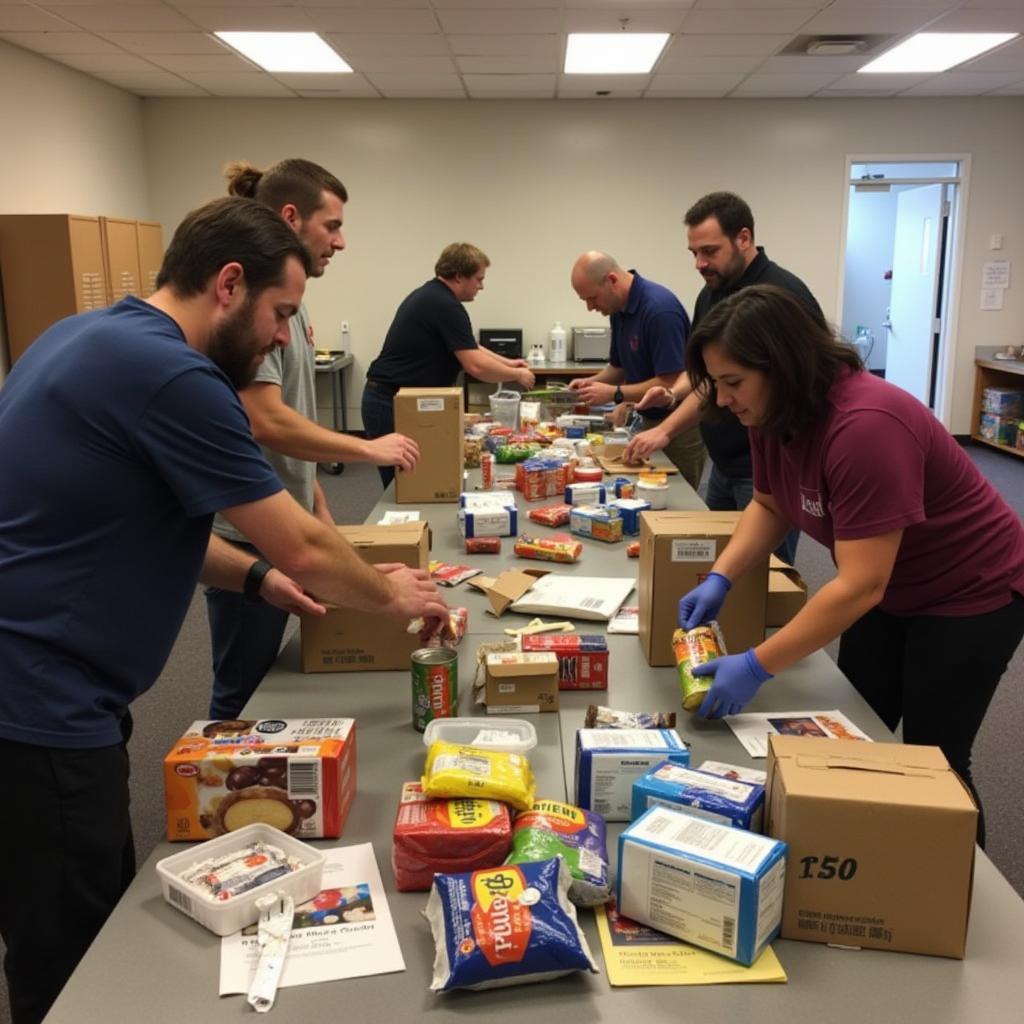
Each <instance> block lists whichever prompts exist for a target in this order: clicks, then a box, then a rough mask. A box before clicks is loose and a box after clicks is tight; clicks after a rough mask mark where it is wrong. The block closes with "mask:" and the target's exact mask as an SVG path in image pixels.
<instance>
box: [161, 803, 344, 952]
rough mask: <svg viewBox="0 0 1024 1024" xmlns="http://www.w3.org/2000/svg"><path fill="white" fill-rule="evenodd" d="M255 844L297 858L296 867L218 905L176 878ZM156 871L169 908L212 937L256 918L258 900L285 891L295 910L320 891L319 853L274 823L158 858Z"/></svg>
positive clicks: (321, 865) (321, 859) (249, 827)
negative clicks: (195, 866)
mask: <svg viewBox="0 0 1024 1024" xmlns="http://www.w3.org/2000/svg"><path fill="white" fill-rule="evenodd" d="M256 841H262V842H265V843H268V844H269V845H271V846H276V847H277V848H278V849H280V850H284V852H285V853H286V854H288V855H289V856H290V857H294V858H295V859H296V860H298V862H299V867H298V868H296V869H295V870H294V871H291V872H289V873H288V874H287V875H282V876H281V877H280V878H275V879H273V880H272V881H269V882H267V883H265V884H264V885H259V886H257V887H256V888H255V889H250V890H249V891H248V892H244V893H240V894H239V895H238V896H236V897H235V898H234V899H231V900H227V901H225V902H223V903H219V902H217V901H216V900H212V899H206V898H204V896H203V895H202V893H200V892H199V891H198V890H196V889H194V888H193V887H192V886H191V885H189V884H188V883H186V882H185V881H183V880H182V877H181V876H182V875H183V874H184V872H186V871H187V870H188V869H189V868H191V867H192V866H193V865H194V864H197V863H198V862H200V861H204V860H209V859H210V858H212V857H221V856H223V855H224V854H229V853H231V852H232V851H233V850H243V849H245V848H246V847H247V846H250V845H251V844H252V843H254V842H256ZM156 873H157V874H158V875H159V876H160V886H161V888H162V889H163V894H164V899H165V900H167V902H168V903H170V905H171V906H172V907H177V908H178V910H180V911H181V912H182V913H183V914H187V915H188V916H189V917H191V918H192V919H193V920H195V921H198V922H199V923H200V924H201V925H205V927H207V928H209V929H210V931H211V932H213V933H214V935H230V934H231V933H232V932H237V931H239V930H241V929H242V928H244V927H245V926H246V925H250V924H253V923H254V922H255V921H256V920H257V919H258V918H259V916H260V912H259V910H257V909H256V901H257V900H258V899H259V898H260V897H261V896H266V895H268V894H270V893H282V894H283V893H287V894H288V895H289V896H291V897H292V899H293V900H295V905H296V906H298V905H299V904H300V903H303V902H305V901H306V900H310V899H312V898H313V897H314V896H315V895H316V894H317V893H318V892H319V891H320V884H321V882H322V880H323V874H324V855H323V854H322V853H320V851H319V850H315V849H314V848H313V847H312V846H307V845H306V844H305V843H304V842H302V841H301V840H299V839H296V838H295V837H294V836H290V835H288V834H287V833H285V832H282V831H281V830H280V829H277V828H274V827H273V825H265V824H263V823H262V822H257V823H256V824H254V825H246V826H245V828H240V829H236V830H235V831H234V832H229V833H228V834H227V835H225V836H218V837H217V838H216V839H210V840H208V841H207V842H205V843H199V844H198V845H196V846H190V847H189V848H188V849H187V850H183V851H182V852H181V853H175V854H172V855H171V856H170V857H164V858H163V860H158V861H157V862H156Z"/></svg>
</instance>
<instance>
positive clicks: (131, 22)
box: [0, 4, 195, 32]
mask: <svg viewBox="0 0 1024 1024" xmlns="http://www.w3.org/2000/svg"><path fill="white" fill-rule="evenodd" d="M48 10H50V11H51V12H52V13H53V14H56V15H59V16H60V17H61V18H64V19H66V20H67V21H70V22H71V23H72V24H74V25H78V26H79V28H84V29H88V30H89V31H90V32H154V31H156V32H163V31H166V32H188V31H195V25H192V24H190V23H189V21H188V20H187V19H186V18H184V17H182V15H180V14H178V12H177V11H174V10H172V9H171V8H170V7H167V6H164V5H160V6H158V7H154V6H149V5H143V4H129V5H127V6H125V7H117V6H115V5H113V4H106V5H101V4H81V5H74V6H70V7H66V6H61V7H56V6H54V7H50V8H48ZM2 11H3V8H0V14H2Z"/></svg>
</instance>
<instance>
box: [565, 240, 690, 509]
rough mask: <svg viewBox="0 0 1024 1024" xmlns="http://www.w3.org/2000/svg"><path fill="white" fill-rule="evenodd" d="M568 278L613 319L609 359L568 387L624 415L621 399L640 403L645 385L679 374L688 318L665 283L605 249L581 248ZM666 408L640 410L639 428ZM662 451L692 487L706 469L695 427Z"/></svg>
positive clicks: (668, 381) (666, 383) (667, 382)
mask: <svg viewBox="0 0 1024 1024" xmlns="http://www.w3.org/2000/svg"><path fill="white" fill-rule="evenodd" d="M570 281H571V284H572V287H573V290H574V291H575V292H576V294H577V295H578V296H579V297H580V299H581V300H582V301H583V302H584V303H585V304H586V307H587V309H588V310H596V311H597V312H598V313H600V314H602V315H603V316H607V317H610V318H611V327H612V344H611V351H610V353H609V356H608V364H607V365H606V366H605V367H604V368H603V369H602V370H600V371H599V372H598V373H595V374H594V375H593V376H590V377H577V378H576V379H575V380H573V381H570V383H569V387H570V388H572V389H573V390H574V391H578V392H579V394H580V397H581V398H582V399H583V400H584V401H586V402H587V403H588V404H590V405H604V404H605V403H607V402H614V403H615V404H616V407H617V409H616V414H617V415H616V418H617V419H622V416H621V413H622V412H623V411H624V409H623V408H622V407H623V403H633V402H638V401H639V400H640V399H641V398H642V397H643V396H644V394H646V392H647V390H648V388H651V387H656V386H659V385H660V386H661V387H664V388H671V387H672V386H673V385H674V384H675V383H676V381H677V380H678V378H679V377H680V376H681V375H682V376H683V377H685V374H684V373H683V367H684V359H683V348H684V346H685V344H686V338H687V336H688V335H689V333H690V318H689V317H688V316H687V315H686V310H685V309H683V305H682V303H681V302H680V301H679V300H678V299H677V298H676V297H675V295H673V294H672V292H670V291H669V290H668V288H666V287H665V286H664V285H660V284H655V282H653V281H648V280H647V279H646V278H643V277H641V276H640V275H639V274H638V273H637V272H636V271H635V270H623V269H622V267H620V266H619V264H618V263H617V262H616V261H615V260H614V259H613V258H612V257H611V256H609V255H608V253H606V252H596V251H591V252H585V253H583V255H582V256H580V257H579V259H577V260H576V262H575V264H573V268H572V275H571V277H570ZM667 414H668V413H667V410H665V409H652V410H649V411H646V412H644V413H642V414H641V419H642V420H643V429H645V430H646V429H648V428H650V427H653V426H655V425H656V424H657V423H659V422H660V421H661V419H663V418H664V417H665V416H666V415H667ZM665 454H666V455H667V456H668V458H669V459H670V460H671V461H672V462H673V464H674V465H675V466H677V467H678V469H679V472H680V473H682V474H683V478H684V479H685V480H686V482H687V483H688V484H689V485H690V486H691V487H692V488H693V489H694V490H696V489H697V485H698V484H699V483H700V477H701V473H702V472H703V470H704V445H703V442H702V441H701V438H700V431H699V430H697V429H693V430H690V431H687V432H684V433H682V434H680V435H679V436H677V437H675V438H673V439H672V442H671V444H669V445H668V446H667V447H666V448H665Z"/></svg>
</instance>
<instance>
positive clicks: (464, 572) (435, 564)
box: [427, 537, 501, 587]
mask: <svg viewBox="0 0 1024 1024" xmlns="http://www.w3.org/2000/svg"><path fill="white" fill-rule="evenodd" d="M481 539H486V540H490V539H491V538H490V537H488V538H481ZM494 540H496V541H497V542H498V544H499V545H500V544H501V538H500V537H495V538H494ZM467 550H468V549H467ZM427 569H428V570H429V572H430V578H431V579H432V580H433V581H434V582H435V583H436V584H438V586H441V587H457V586H458V585H459V584H460V583H465V582H466V580H471V579H472V578H473V577H474V576H479V575H480V573H481V572H482V571H483V570H482V569H474V568H473V567H472V566H469V565H447V564H446V563H444V562H442V561H439V560H437V559H431V561H429V562H428V563H427Z"/></svg>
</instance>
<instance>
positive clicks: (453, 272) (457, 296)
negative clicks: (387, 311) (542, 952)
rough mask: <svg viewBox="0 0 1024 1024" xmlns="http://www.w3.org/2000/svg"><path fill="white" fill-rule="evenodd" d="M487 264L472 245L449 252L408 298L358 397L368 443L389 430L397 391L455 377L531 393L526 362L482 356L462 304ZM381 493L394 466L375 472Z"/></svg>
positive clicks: (477, 287)
mask: <svg viewBox="0 0 1024 1024" xmlns="http://www.w3.org/2000/svg"><path fill="white" fill-rule="evenodd" d="M490 263H491V261H490V260H489V259H488V258H487V256H486V255H484V253H482V252H481V251H480V250H479V249H478V248H477V247H476V246H475V245H470V244H469V243H468V242H456V243H454V244H452V245H449V246H447V247H446V248H445V249H444V251H443V252H442V253H441V255H440V257H439V258H438V261H437V263H436V264H435V265H434V274H435V275H436V276H435V277H433V278H432V279H431V280H429V281H427V282H426V284H422V285H420V287H419V288H417V289H416V290H415V291H414V292H412V293H411V294H410V295H408V296H406V298H405V299H404V300H403V301H402V304H401V305H400V306H399V307H398V312H397V313H395V318H394V320H392V322H391V326H390V327H389V328H388V333H387V336H386V337H385V338H384V347H383V348H382V349H381V351H380V355H379V356H377V358H376V359H374V361H373V362H372V363H370V368H369V369H368V370H367V371H366V387H365V388H364V390H363V428H364V429H365V431H366V436H367V437H368V438H374V437H383V436H384V435H385V434H391V433H393V432H394V429H395V411H394V403H393V401H392V400H393V399H394V397H395V392H397V391H398V389H399V388H447V387H451V386H452V385H453V384H454V383H455V380H456V378H457V377H458V375H459V371H460V370H465V371H466V372H467V373H468V374H471V375H472V376H473V377H476V379H477V380H483V381H489V382H491V383H497V382H498V381H506V380H507V381H514V382H515V383H517V384H519V385H520V386H522V387H523V388H526V389H529V388H532V387H533V374H532V373H531V372H530V370H529V368H528V364H527V362H526V360H525V359H506V358H505V357H504V356H500V355H498V354H497V353H496V352H491V351H490V350H489V349H486V348H481V347H480V346H479V345H478V344H477V343H476V339H475V338H474V337H473V326H472V324H470V322H469V314H468V313H467V312H466V310H465V308H464V306H463V304H464V303H466V302H472V301H473V300H474V299H475V298H476V296H477V294H478V293H479V292H480V291H482V289H483V287H484V275H485V274H486V272H487V268H488V267H489V266H490ZM377 469H378V471H379V472H380V477H381V480H382V481H383V482H384V486H385V487H387V485H388V484H389V483H391V481H392V479H394V475H395V470H394V467H393V466H378V467H377Z"/></svg>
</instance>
